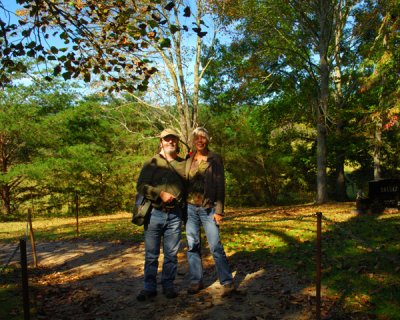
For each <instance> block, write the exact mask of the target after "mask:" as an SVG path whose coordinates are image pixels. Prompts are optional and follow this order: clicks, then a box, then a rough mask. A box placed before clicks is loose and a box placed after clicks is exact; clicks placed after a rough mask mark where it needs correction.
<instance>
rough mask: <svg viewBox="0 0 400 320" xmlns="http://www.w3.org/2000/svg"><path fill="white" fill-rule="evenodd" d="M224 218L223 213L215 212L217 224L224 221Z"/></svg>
mask: <svg viewBox="0 0 400 320" xmlns="http://www.w3.org/2000/svg"><path fill="white" fill-rule="evenodd" d="M222 219H223V216H222V215H221V214H219V213H215V214H214V221H215V223H216V224H217V225H218V224H220V223H222Z"/></svg>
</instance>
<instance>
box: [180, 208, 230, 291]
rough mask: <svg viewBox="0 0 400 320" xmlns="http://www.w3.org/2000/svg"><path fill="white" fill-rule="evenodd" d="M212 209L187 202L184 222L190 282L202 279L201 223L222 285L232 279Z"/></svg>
mask: <svg viewBox="0 0 400 320" xmlns="http://www.w3.org/2000/svg"><path fill="white" fill-rule="evenodd" d="M213 218H214V209H206V208H203V207H196V206H193V205H191V204H188V220H187V223H186V237H187V241H188V253H187V258H188V263H189V274H190V282H191V283H200V282H201V281H202V280H203V266H202V263H201V244H200V226H201V225H203V228H204V231H205V233H206V236H207V241H208V245H209V247H210V251H211V253H212V255H213V258H214V262H215V266H216V269H217V273H218V278H219V281H220V283H221V284H222V285H225V284H228V283H231V282H232V281H233V279H232V274H231V271H230V267H229V264H228V260H227V258H226V255H225V251H224V248H223V246H222V243H221V240H220V238H219V230H218V226H217V225H216V223H215V221H214V219H213Z"/></svg>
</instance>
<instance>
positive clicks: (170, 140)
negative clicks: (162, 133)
mask: <svg viewBox="0 0 400 320" xmlns="http://www.w3.org/2000/svg"><path fill="white" fill-rule="evenodd" d="M177 146H178V138H177V137H175V136H172V135H168V136H166V137H164V138H162V139H161V148H162V149H163V150H164V152H165V153H166V154H173V153H175V152H176V148H177Z"/></svg>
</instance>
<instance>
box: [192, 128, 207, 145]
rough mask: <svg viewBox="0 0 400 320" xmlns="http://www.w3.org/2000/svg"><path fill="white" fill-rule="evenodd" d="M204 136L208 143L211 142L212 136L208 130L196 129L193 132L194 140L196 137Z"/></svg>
mask: <svg viewBox="0 0 400 320" xmlns="http://www.w3.org/2000/svg"><path fill="white" fill-rule="evenodd" d="M199 135H202V136H204V137H205V138H206V139H207V142H210V140H211V139H210V135H209V134H208V131H207V129H206V128H204V127H197V128H196V129H194V130H193V132H192V140H194V138H195V137H196V136H199Z"/></svg>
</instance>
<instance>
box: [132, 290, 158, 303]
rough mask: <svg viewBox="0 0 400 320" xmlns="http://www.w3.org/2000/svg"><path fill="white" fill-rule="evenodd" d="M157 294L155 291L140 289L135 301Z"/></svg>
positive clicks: (144, 299)
mask: <svg viewBox="0 0 400 320" xmlns="http://www.w3.org/2000/svg"><path fill="white" fill-rule="evenodd" d="M156 295H157V291H147V290H142V291H140V293H139V294H138V295H137V296H136V300H137V301H146V300H148V299H150V298H154V297H155V296H156Z"/></svg>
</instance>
